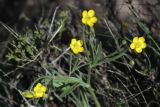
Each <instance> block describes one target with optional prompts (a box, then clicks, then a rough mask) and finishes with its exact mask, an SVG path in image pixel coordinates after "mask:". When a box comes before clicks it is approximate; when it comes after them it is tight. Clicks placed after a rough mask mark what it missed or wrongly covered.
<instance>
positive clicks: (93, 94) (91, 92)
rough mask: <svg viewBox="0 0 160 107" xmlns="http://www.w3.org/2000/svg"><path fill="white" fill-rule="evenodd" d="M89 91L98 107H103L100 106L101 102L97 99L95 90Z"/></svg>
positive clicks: (89, 89)
mask: <svg viewBox="0 0 160 107" xmlns="http://www.w3.org/2000/svg"><path fill="white" fill-rule="evenodd" d="M88 91H89V93H90V94H91V96H92V98H93V100H94V102H95V105H96V107H101V105H100V103H99V101H98V99H97V97H96V95H95V93H94V90H93V89H92V88H91V87H89V88H88Z"/></svg>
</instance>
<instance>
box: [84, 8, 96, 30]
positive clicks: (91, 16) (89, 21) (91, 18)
mask: <svg viewBox="0 0 160 107" xmlns="http://www.w3.org/2000/svg"><path fill="white" fill-rule="evenodd" d="M96 22H97V18H96V17H95V11H94V10H92V9H91V10H89V11H88V12H87V10H84V11H83V12H82V23H83V24H85V25H88V26H90V27H93V25H94V24H95V23H96Z"/></svg>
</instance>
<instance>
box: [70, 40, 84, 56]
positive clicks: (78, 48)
mask: <svg viewBox="0 0 160 107" xmlns="http://www.w3.org/2000/svg"><path fill="white" fill-rule="evenodd" d="M82 45H83V42H82V41H81V40H77V39H75V38H73V39H72V40H71V43H70V48H71V50H72V51H73V53H74V54H78V53H79V52H84V48H83V47H82Z"/></svg>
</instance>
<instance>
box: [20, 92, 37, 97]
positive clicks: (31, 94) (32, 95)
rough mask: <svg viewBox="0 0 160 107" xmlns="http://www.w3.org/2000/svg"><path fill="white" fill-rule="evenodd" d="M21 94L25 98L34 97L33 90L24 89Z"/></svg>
mask: <svg viewBox="0 0 160 107" xmlns="http://www.w3.org/2000/svg"><path fill="white" fill-rule="evenodd" d="M22 95H23V96H24V97H26V98H33V97H34V94H33V92H30V91H24V92H22Z"/></svg>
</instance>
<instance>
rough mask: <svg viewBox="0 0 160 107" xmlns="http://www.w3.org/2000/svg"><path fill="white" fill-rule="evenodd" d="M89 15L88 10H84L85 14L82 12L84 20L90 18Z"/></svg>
mask: <svg viewBox="0 0 160 107" xmlns="http://www.w3.org/2000/svg"><path fill="white" fill-rule="evenodd" d="M87 14H88V13H87V11H86V10H84V11H83V12H82V17H83V18H87V17H88V15H87Z"/></svg>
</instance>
